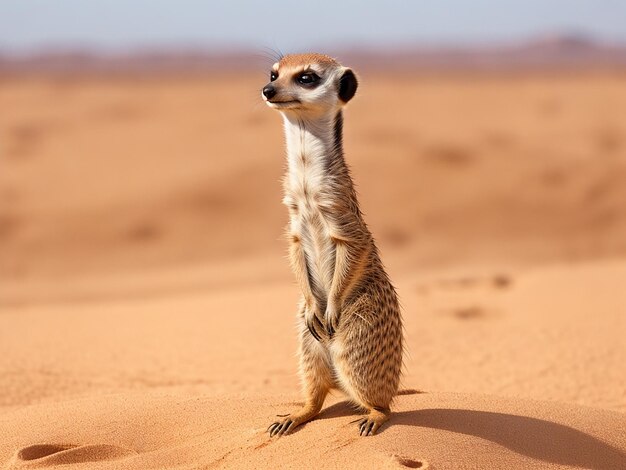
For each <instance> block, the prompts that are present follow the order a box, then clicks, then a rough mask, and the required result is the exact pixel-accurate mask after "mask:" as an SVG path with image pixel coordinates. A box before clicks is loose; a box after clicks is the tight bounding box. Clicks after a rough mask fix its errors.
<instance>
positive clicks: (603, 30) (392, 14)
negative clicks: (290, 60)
mask: <svg viewBox="0 0 626 470" xmlns="http://www.w3.org/2000/svg"><path fill="white" fill-rule="evenodd" d="M554 31H576V32H582V33H587V34H590V35H594V36H597V37H599V38H601V39H606V40H610V41H625V40H626V0H517V1H512V0H490V1H487V0H385V1H367V0H361V1H356V0H334V1H333V0H331V1H327V0H308V1H297V0H264V1H252V0H242V1H230V2H228V1H222V2H218V1H210V0H0V49H2V50H7V49H9V50H11V49H13V50H15V49H17V50H20V49H26V50H29V49H37V48H40V47H53V46H58V45H63V46H67V45H72V46H77V45H78V46H81V45H82V46H97V47H103V48H112V49H126V48H137V47H146V46H148V47H151V46H152V47H158V46H164V45H172V46H176V45H199V46H215V47H220V46H224V45H229V44H231V45H237V46H245V47H256V48H259V47H264V46H265V47H274V48H280V49H282V50H283V51H295V50H299V49H306V48H310V47H315V46H332V47H335V48H337V47H344V46H353V45H372V44H375V45H381V46H384V45H386V44H407V43H408V44H411V43H415V42H422V43H423V42H428V43H441V42H444V43H459V42H467V41H469V42H483V41H492V40H515V39H519V38H524V37H527V36H532V35H535V34H537V33H545V32H554Z"/></svg>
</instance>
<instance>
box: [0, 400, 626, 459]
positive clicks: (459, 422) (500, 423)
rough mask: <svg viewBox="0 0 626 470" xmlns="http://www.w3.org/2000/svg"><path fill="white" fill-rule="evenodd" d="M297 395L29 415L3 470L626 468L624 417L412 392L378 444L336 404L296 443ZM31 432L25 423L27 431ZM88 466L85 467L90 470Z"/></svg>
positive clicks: (51, 407)
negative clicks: (291, 415)
mask: <svg viewBox="0 0 626 470" xmlns="http://www.w3.org/2000/svg"><path fill="white" fill-rule="evenodd" d="M297 406H298V404H297V403H295V402H294V401H293V397H286V396H274V397H263V398H258V397H253V396H245V395H240V396H236V397H225V396H221V397H193V396H188V395H184V394H178V393H175V392H174V393H173V392H170V393H168V394H164V393H161V394H158V393H152V394H148V395H146V394H143V393H142V394H139V393H137V394H128V393H127V394H119V395H110V396H103V397H99V398H98V399H93V398H91V399H89V400H86V399H85V400H78V401H70V402H62V403H56V404H48V405H39V406H31V407H26V408H22V409H20V410H18V411H14V412H11V413H7V414H5V415H4V416H3V417H2V421H0V442H1V444H0V463H2V464H4V468H5V469H7V470H8V469H13V468H15V469H17V468H46V467H53V466H56V465H62V464H83V467H84V468H90V469H100V468H102V469H105V468H116V469H146V468H173V467H176V468H200V467H202V468H204V467H211V468H213V467H224V468H265V467H267V466H268V465H269V464H270V462H271V465H272V467H277V468H281V467H291V468H306V467H310V466H311V463H312V462H316V463H320V464H321V463H323V465H324V467H325V468H335V467H336V468H359V469H363V468H506V467H509V468H536V467H541V468H562V467H581V468H598V469H600V468H601V469H618V468H624V464H625V463H626V434H625V433H624V429H626V416H624V415H623V414H620V413H617V412H613V411H605V410H600V409H594V408H586V407H581V406H575V405H566V404H560V403H551V402H539V401H529V400H526V401H525V400H519V399H506V398H502V397H495V396H485V395H462V394H446V393H418V392H409V393H406V394H403V395H401V396H399V397H398V401H397V405H396V413H395V415H394V417H393V419H392V421H390V422H389V424H388V425H386V426H385V427H384V428H383V429H382V431H381V432H380V434H378V435H377V436H374V437H370V438H362V437H359V436H358V433H357V427H356V423H354V422H353V421H354V420H355V419H356V418H357V417H358V416H359V415H358V413H357V412H355V411H354V410H353V409H352V408H351V407H350V406H349V405H348V404H347V403H346V402H344V401H334V402H331V404H330V406H327V407H326V409H325V410H324V411H323V412H322V414H321V415H320V417H319V418H318V419H317V420H315V421H312V422H311V423H309V424H307V425H306V426H304V427H301V428H300V429H299V430H297V431H296V432H295V433H294V434H292V435H289V436H283V437H281V438H279V439H276V438H274V439H270V438H269V437H268V435H267V433H266V429H267V426H268V424H269V423H270V422H271V420H272V419H273V417H274V416H275V415H276V414H279V413H285V412H288V411H290V410H292V409H294V408H295V407H297ZM24 423H28V425H27V426H24ZM83 467H81V468H83Z"/></svg>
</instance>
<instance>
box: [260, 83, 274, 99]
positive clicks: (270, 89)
mask: <svg viewBox="0 0 626 470" xmlns="http://www.w3.org/2000/svg"><path fill="white" fill-rule="evenodd" d="M263 96H264V97H265V98H266V99H268V100H271V99H272V98H273V97H274V96H276V88H274V86H273V85H265V86H264V87H263Z"/></svg>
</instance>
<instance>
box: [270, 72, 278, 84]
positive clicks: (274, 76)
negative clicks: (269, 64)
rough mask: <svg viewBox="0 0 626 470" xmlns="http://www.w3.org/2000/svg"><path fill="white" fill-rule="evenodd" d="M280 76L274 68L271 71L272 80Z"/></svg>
mask: <svg viewBox="0 0 626 470" xmlns="http://www.w3.org/2000/svg"><path fill="white" fill-rule="evenodd" d="M277 78H278V72H274V71H273V70H272V71H271V72H270V81H272V82H273V81H274V80H276V79H277Z"/></svg>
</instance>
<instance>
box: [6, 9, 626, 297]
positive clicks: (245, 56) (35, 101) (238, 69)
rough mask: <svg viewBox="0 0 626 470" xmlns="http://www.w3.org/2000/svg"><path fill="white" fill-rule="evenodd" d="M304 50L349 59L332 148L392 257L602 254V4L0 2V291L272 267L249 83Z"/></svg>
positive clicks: (605, 21)
mask: <svg viewBox="0 0 626 470" xmlns="http://www.w3.org/2000/svg"><path fill="white" fill-rule="evenodd" d="M306 50H319V51H322V52H325V53H328V54H331V55H334V56H337V57H338V58H339V59H340V60H341V61H343V62H344V63H346V64H348V65H350V66H352V67H354V68H355V69H356V70H357V72H358V73H359V76H360V81H361V87H360V89H359V96H358V99H357V100H355V101H354V102H353V104H351V106H350V107H349V110H348V112H347V125H346V136H345V139H346V149H347V158H348V161H349V163H350V164H351V165H352V167H353V169H354V174H355V178H356V181H357V184H358V185H359V187H360V188H362V190H361V198H362V204H363V206H364V210H365V212H366V214H367V216H368V221H369V223H370V224H371V225H372V228H373V231H374V233H375V234H376V235H377V237H378V238H379V239H380V242H381V245H382V250H383V252H384V253H385V255H386V256H387V258H388V260H389V261H388V263H389V264H390V265H391V267H392V269H393V270H396V269H397V270H405V269H410V270H422V269H432V268H433V267H436V266H445V265H450V264H463V263H468V262H471V263H479V264H508V263H548V262H552V261H555V260H567V261H576V260H580V259H585V258H597V257H612V256H621V255H624V254H626V221H625V218H624V210H626V186H625V185H624V184H623V182H624V181H625V179H624V178H625V176H626V173H625V171H626V167H625V165H626V119H625V117H626V91H625V88H624V85H625V83H626V82H625V80H624V67H625V66H626V5H624V3H623V2H619V1H606V2H603V3H602V7H600V6H599V5H598V4H597V3H593V2H588V1H565V0H563V1H551V2H542V1H539V0H536V1H529V2H523V3H520V2H512V1H505V2H498V3H497V4H494V3H493V2H487V1H475V2H463V1H451V2H446V3H445V4H442V3H434V2H404V1H391V2H389V1H386V2H365V3H364V2H356V1H346V2H339V3H338V2H328V1H319V2H315V3H311V4H293V2H287V1H282V0H277V1H274V2H271V3H262V2H252V1H241V2H231V3H227V4H220V5H217V4H213V3H207V2H201V1H194V0H184V1H181V2H176V3H172V2H164V1H147V0H141V1H134V2H132V3H130V4H129V3H128V2H123V1H119V0H112V1H109V2H97V3H94V2H89V3H85V2H81V1H78V0H60V1H57V2H44V1H37V0H24V1H20V2H4V3H3V4H2V6H0V80H1V82H0V83H1V86H0V109H1V110H2V111H1V112H0V165H1V166H0V286H2V287H0V289H2V290H1V291H0V292H1V296H0V303H5V304H6V303H9V304H15V303H20V302H29V301H33V300H36V299H37V298H39V297H40V296H44V297H46V296H53V297H55V298H57V297H58V298H67V297H75V296H89V295H97V293H96V292H93V290H94V289H95V290H98V289H100V287H98V286H100V283H99V282H96V283H95V285H93V286H89V287H88V286H86V285H85V286H83V285H82V284H88V280H89V279H91V278H93V277H97V276H100V275H107V276H111V277H114V278H117V277H118V276H119V275H122V274H123V275H124V276H127V277H128V278H125V279H124V281H123V282H121V283H120V286H118V287H116V289H121V290H123V291H126V290H131V291H135V289H140V290H141V289H147V288H148V285H146V284H150V283H147V282H146V281H145V277H143V276H142V275H140V273H143V272H155V270H169V269H171V268H177V269H178V268H180V267H189V268H194V269H195V268H198V267H200V268H203V269H204V268H211V267H215V266H220V268H219V269H217V268H216V269H217V271H218V272H219V275H217V278H218V279H216V280H215V282H219V283H229V282H242V281H244V278H246V279H247V280H248V281H250V280H254V282H258V281H261V280H263V279H275V278H281V279H282V278H288V277H289V276H290V274H289V272H288V269H287V267H286V266H285V263H284V262H283V261H284V260H283V259H282V258H281V257H280V255H281V254H282V253H284V245H285V244H284V243H283V240H282V239H281V233H282V227H283V226H284V224H285V222H286V211H285V210H283V208H282V207H281V205H280V204H279V201H280V184H279V179H280V177H281V174H282V171H283V143H282V131H281V126H280V119H279V116H278V115H277V113H273V112H271V111H270V110H268V109H266V108H265V107H264V106H263V105H262V103H261V101H260V99H259V90H260V88H261V87H262V86H263V85H264V84H265V83H266V82H267V80H268V78H267V74H268V69H269V66H270V65H271V64H272V63H273V62H274V61H275V57H277V56H278V55H279V54H281V53H283V54H286V53H290V52H298V51H306ZM249 259H255V260H256V262H255V263H253V266H256V267H258V269H259V271H258V272H252V271H254V269H256V268H250V269H245V270H242V269H233V270H232V271H228V272H224V269H225V267H224V266H223V265H226V266H234V265H235V264H236V262H238V261H242V262H244V261H246V260H249ZM244 264H246V263H244ZM176 277H177V278H178V277H179V276H176ZM192 277H193V276H192ZM77 281H80V282H77ZM155 282H156V280H155ZM168 282H169V281H168ZM181 282H182V281H181ZM209 282H210V280H209V278H208V277H207V276H206V275H205V274H204V273H203V274H202V275H200V276H199V278H198V279H195V280H194V282H193V283H192V284H194V286H196V287H198V284H199V285H206V284H207V283H209ZM33 283H38V284H45V285H46V286H48V287H50V289H47V288H46V289H43V288H42V289H39V290H37V289H31V288H30V287H32V285H33ZM26 284H28V285H29V288H27V289H25V290H23V291H22V288H21V286H24V285H26ZM52 284H54V288H52V287H51V286H52ZM135 284H141V285H135Z"/></svg>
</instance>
